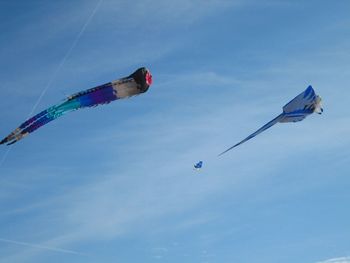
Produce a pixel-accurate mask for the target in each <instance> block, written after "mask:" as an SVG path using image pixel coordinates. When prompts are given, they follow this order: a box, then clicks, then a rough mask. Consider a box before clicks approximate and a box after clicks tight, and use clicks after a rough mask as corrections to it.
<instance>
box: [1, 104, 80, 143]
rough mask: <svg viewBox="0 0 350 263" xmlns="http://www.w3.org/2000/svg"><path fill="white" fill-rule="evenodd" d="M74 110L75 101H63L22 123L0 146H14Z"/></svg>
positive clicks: (75, 106)
mask: <svg viewBox="0 0 350 263" xmlns="http://www.w3.org/2000/svg"><path fill="white" fill-rule="evenodd" d="M76 108H77V102H76V101H75V100H71V101H65V102H63V103H61V104H58V105H55V106H52V107H50V108H48V109H46V110H44V111H42V112H40V113H39V114H37V115H35V116H34V117H32V118H30V119H28V120H26V121H25V122H23V123H22V124H21V125H20V126H19V127H18V128H16V129H15V130H14V131H13V132H11V133H10V134H9V135H8V136H7V137H6V138H5V139H3V140H2V141H1V142H0V144H5V143H6V144H7V145H11V144H14V143H15V142H17V141H19V140H21V139H22V138H23V137H25V136H27V135H28V134H29V133H31V132H33V131H35V130H37V129H39V128H40V127H41V126H44V125H45V124H47V123H49V122H51V121H53V120H55V119H57V118H58V117H60V116H62V115H63V114H65V113H67V112H70V111H72V110H75V109H76Z"/></svg>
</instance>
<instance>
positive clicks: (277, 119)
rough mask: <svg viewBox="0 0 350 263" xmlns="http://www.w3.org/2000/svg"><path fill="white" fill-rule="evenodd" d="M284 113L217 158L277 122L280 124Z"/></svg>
mask: <svg viewBox="0 0 350 263" xmlns="http://www.w3.org/2000/svg"><path fill="white" fill-rule="evenodd" d="M284 116H285V115H284V113H282V114H280V115H278V116H277V117H276V118H274V119H273V120H272V121H270V122H268V123H266V124H265V125H264V126H262V127H261V128H260V129H259V130H257V131H256V132H254V133H253V134H251V135H249V136H248V137H247V138H245V139H244V140H242V141H240V142H239V143H236V144H235V145H233V146H232V147H230V148H228V149H227V150H225V151H223V152H222V153H220V154H219V155H218V156H221V155H223V154H225V153H227V152H228V151H230V150H232V149H233V148H235V147H237V146H238V145H241V144H242V143H245V142H246V141H249V140H250V139H251V138H254V137H255V136H256V135H258V134H259V133H261V132H263V131H265V130H267V129H268V128H270V127H272V126H273V125H275V124H276V123H277V122H280V121H281V120H282V119H283V117H284Z"/></svg>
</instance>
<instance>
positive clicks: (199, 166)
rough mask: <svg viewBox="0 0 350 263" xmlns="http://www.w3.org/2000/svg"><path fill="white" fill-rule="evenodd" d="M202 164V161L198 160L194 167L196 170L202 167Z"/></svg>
mask: <svg viewBox="0 0 350 263" xmlns="http://www.w3.org/2000/svg"><path fill="white" fill-rule="evenodd" d="M202 165H203V162H202V161H199V162H198V163H196V164H195V165H194V169H196V170H200V169H201V168H202Z"/></svg>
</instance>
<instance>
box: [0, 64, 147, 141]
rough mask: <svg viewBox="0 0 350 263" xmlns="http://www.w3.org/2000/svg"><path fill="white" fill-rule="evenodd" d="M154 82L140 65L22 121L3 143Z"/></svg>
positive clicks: (129, 93) (127, 95) (126, 95)
mask: <svg viewBox="0 0 350 263" xmlns="http://www.w3.org/2000/svg"><path fill="white" fill-rule="evenodd" d="M151 84H152V75H151V73H150V71H149V70H148V69H146V68H139V69H138V70H136V71H135V72H134V73H132V74H131V75H130V76H128V77H125V78H121V79H118V80H114V81H112V82H108V83H106V84H103V85H101V86H97V87H95V88H92V89H88V90H85V91H81V92H78V93H75V94H73V95H71V96H69V97H68V98H67V99H66V100H65V101H64V102H62V103H60V104H56V105H54V106H52V107H50V108H48V109H46V110H44V111H42V112H40V113H39V114H37V115H35V116H34V117H32V118H30V119H28V120H27V121H25V122H24V123H22V124H21V125H20V126H19V127H18V128H17V129H15V130H14V131H13V132H12V133H10V134H9V135H8V136H7V137H6V138H5V139H3V140H2V141H1V142H0V144H5V143H6V144H7V145H10V144H13V143H15V142H17V141H19V140H21V139H22V138H23V137H25V136H26V135H28V134H29V133H31V132H33V131H35V130H36V129H38V128H40V127H41V126H43V125H45V124H47V123H49V122H50V121H53V120H55V119H57V118H58V117H60V116H62V115H63V114H66V113H68V112H71V111H74V110H78V109H80V108H86V107H95V106H97V105H100V104H107V103H110V102H111V101H114V100H117V99H124V98H128V97H131V96H135V95H138V94H141V93H144V92H146V91H147V90H148V88H149V87H150V85H151Z"/></svg>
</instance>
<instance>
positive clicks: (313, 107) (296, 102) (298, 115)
mask: <svg viewBox="0 0 350 263" xmlns="http://www.w3.org/2000/svg"><path fill="white" fill-rule="evenodd" d="M321 102H322V99H321V97H320V96H318V95H316V93H315V91H314V89H313V88H312V87H311V86H309V87H308V88H307V89H306V90H305V91H304V92H302V93H301V94H299V95H298V96H296V97H295V98H294V99H293V100H291V101H290V102H289V103H288V104H286V105H285V106H284V107H283V112H282V113H281V114H280V115H278V116H277V117H276V118H274V119H273V120H272V121H270V122H268V123H267V124H265V125H264V126H263V127H261V128H260V129H259V130H257V131H256V132H254V133H253V134H251V135H249V136H248V137H247V138H245V139H244V140H242V141H240V142H239V143H237V144H235V145H233V146H232V147H230V148H228V149H227V150H226V151H224V152H222V153H220V154H219V156H220V155H223V154H224V153H226V152H228V151H230V150H232V149H233V148H235V147H237V146H238V145H240V144H242V143H244V142H246V141H248V140H250V139H251V138H253V137H255V136H256V135H258V134H259V133H261V132H263V131H265V130H267V129H268V128H270V127H271V126H273V125H275V124H276V123H278V122H281V123H285V122H298V121H302V120H303V119H305V118H306V117H307V116H308V115H310V114H312V113H314V112H316V113H318V114H322V112H323V109H322V104H321Z"/></svg>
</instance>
